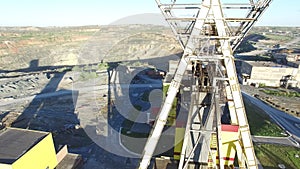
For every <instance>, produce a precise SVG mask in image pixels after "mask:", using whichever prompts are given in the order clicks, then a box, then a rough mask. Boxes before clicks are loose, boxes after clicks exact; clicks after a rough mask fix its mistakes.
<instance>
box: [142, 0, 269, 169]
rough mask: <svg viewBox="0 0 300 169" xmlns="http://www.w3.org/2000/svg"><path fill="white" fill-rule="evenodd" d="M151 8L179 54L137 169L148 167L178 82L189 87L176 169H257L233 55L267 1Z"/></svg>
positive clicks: (186, 0) (196, 0) (210, 0)
mask: <svg viewBox="0 0 300 169" xmlns="http://www.w3.org/2000/svg"><path fill="white" fill-rule="evenodd" d="M191 1H193V2H191ZM156 2H157V4H158V7H159V8H160V9H161V12H162V14H163V15H164V17H165V19H166V20H167V21H168V23H169V25H170V27H171V28H172V31H173V33H174V34H175V36H176V38H177V39H178V41H179V43H180V45H181V47H182V48H183V50H184V53H183V55H182V57H181V60H180V62H179V64H178V67H177V70H176V73H175V75H174V77H173V80H172V82H171V84H170V87H169V89H168V93H167V97H166V99H165V101H164V104H163V106H162V108H161V109H160V112H159V114H158V116H157V119H156V122H155V124H154V128H153V131H152V133H151V135H150V137H149V138H148V141H147V143H146V146H145V148H144V152H143V156H142V160H141V162H140V166H139V168H140V169H146V168H147V167H148V165H149V163H150V161H151V158H152V156H153V153H154V150H155V147H156V145H157V143H158V140H159V138H160V136H161V133H162V131H163V128H164V126H165V124H166V121H167V118H168V114H169V112H170V109H171V106H172V104H173V101H174V99H175V97H176V95H177V93H178V92H179V90H182V89H180V88H181V83H182V81H183V80H185V81H186V80H188V81H189V84H190V86H189V91H186V92H188V94H190V100H189V101H187V105H188V107H189V111H188V114H187V117H188V118H187V122H186V126H185V129H184V132H183V133H179V134H181V135H182V138H183V141H182V144H181V146H180V149H181V150H180V156H179V157H180V158H179V166H178V168H187V166H188V164H189V163H191V162H193V163H198V164H200V165H202V164H204V165H206V166H207V167H208V168H224V167H225V166H230V165H232V164H233V160H234V159H235V158H237V160H238V163H239V166H240V168H251V169H254V168H257V167H258V166H257V161H256V156H255V153H254V148H253V144H252V139H251V134H250V130H249V125H248V121H247V117H246V112H245V108H244V104H243V100H242V95H241V91H240V87H239V83H238V79H237V74H236V70H235V64H234V57H233V51H234V50H235V49H236V48H237V47H238V46H239V44H240V43H241V41H242V40H243V39H244V37H245V36H246V34H247V33H248V32H249V31H250V29H251V28H252V27H253V25H254V23H255V22H256V21H257V20H258V18H259V17H260V16H261V15H262V13H263V12H264V11H265V10H266V8H267V7H268V6H269V4H270V3H271V0H244V1H243V0H240V1H239V2H234V3H227V4H226V3H222V2H221V0H182V2H180V0H171V2H170V1H168V2H167V0H165V2H163V0H156ZM236 11H238V12H236ZM189 67H191V68H189ZM188 72H189V73H188ZM183 92H185V91H183ZM227 107H228V108H227ZM226 109H228V110H229V115H230V118H229V119H230V122H229V124H222V122H221V117H222V116H223V115H224V114H225V110H226ZM176 134H177V133H176Z"/></svg>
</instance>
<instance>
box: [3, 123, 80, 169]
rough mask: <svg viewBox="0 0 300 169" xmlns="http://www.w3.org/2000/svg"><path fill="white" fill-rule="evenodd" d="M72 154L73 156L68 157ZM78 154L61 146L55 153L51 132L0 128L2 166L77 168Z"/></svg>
mask: <svg viewBox="0 0 300 169" xmlns="http://www.w3.org/2000/svg"><path fill="white" fill-rule="evenodd" d="M73 156H75V157H76V158H70V157H73ZM81 161H82V159H81V157H79V156H78V155H75V154H70V153H68V150H67V147H66V146H64V147H63V148H62V149H60V150H59V151H58V152H57V153H56V149H55V146H54V142H53V139H52V134H51V133H50V132H42V131H34V130H27V129H19V128H5V129H2V130H0V168H1V169H53V168H56V169H62V167H60V166H64V168H63V169H69V168H70V169H71V168H72V169H76V168H77V167H78V166H80V165H81Z"/></svg>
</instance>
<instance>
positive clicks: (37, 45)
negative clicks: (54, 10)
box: [0, 25, 181, 169]
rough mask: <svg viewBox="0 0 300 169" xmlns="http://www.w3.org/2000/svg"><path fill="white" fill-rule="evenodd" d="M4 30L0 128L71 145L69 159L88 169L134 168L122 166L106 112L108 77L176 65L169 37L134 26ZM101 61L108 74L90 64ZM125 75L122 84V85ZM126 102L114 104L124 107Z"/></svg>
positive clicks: (113, 123) (129, 162)
mask: <svg viewBox="0 0 300 169" xmlns="http://www.w3.org/2000/svg"><path fill="white" fill-rule="evenodd" d="M1 30H2V31H3V33H2V34H1V36H0V39H1V45H0V127H1V128H2V127H18V128H26V129H33V130H42V131H49V132H52V133H53V136H54V142H55V144H56V146H59V145H68V147H69V151H71V152H74V153H78V154H81V155H82V156H83V157H84V159H85V165H84V168H87V169H91V168H95V169H99V168H100V169H101V168H103V169H110V168H111V169H113V168H120V167H121V168H135V167H136V165H137V161H138V160H137V159H135V158H133V157H132V156H130V158H127V157H126V155H128V154H129V155H130V153H128V152H127V151H125V150H123V149H122V147H120V144H119V140H118V136H119V134H118V132H119V131H118V130H117V129H119V128H120V126H121V124H122V120H124V117H123V116H122V115H120V114H118V111H117V110H115V109H114V110H112V107H111V105H110V104H109V99H110V98H112V97H114V96H113V94H112V93H111V92H109V90H108V89H109V83H108V82H109V78H111V77H110V76H111V75H110V74H109V73H108V72H107V69H110V68H111V67H112V66H115V64H112V65H111V64H110V63H111V61H117V62H118V63H117V64H119V63H122V65H123V66H125V67H126V66H140V67H144V66H147V65H148V66H149V65H152V67H153V65H157V67H158V68H160V69H163V70H165V71H166V69H167V68H168V64H167V61H168V60H170V59H177V58H178V56H177V55H174V54H177V53H179V52H180V51H181V50H180V48H179V46H178V45H177V43H176V41H175V39H174V38H173V37H172V36H171V34H170V31H169V29H167V28H164V27H155V26H154V27H151V26H146V27H145V26H138V25H137V26H118V27H116V26H104V27H78V28H72V29H71V28H53V29H51V28H19V29H15V28H1ZM162 35H163V36H162ZM169 42H172V43H171V45H169ZM158 58H159V59H158ZM101 61H104V62H105V63H107V62H108V63H109V64H108V67H104V68H101V70H100V68H99V66H98V65H97V64H91V63H100V62H101ZM124 75H126V72H122V73H121V74H120V77H122V79H126V78H125V76H124ZM130 78H132V77H131V75H130V73H129V77H128V79H129V80H130ZM118 83H120V82H118ZM127 83H128V82H127ZM129 83H130V81H129ZM118 96H120V95H118ZM126 99H127V98H126V97H125V98H121V97H120V98H118V100H119V102H122V103H125V101H126ZM122 100H123V101H122ZM127 101H128V99H127ZM125 105H126V104H125ZM113 112H114V113H113ZM114 129H115V130H114ZM99 144H101V145H99ZM124 156H125V157H124Z"/></svg>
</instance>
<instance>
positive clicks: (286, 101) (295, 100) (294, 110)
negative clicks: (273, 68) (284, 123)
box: [241, 86, 300, 117]
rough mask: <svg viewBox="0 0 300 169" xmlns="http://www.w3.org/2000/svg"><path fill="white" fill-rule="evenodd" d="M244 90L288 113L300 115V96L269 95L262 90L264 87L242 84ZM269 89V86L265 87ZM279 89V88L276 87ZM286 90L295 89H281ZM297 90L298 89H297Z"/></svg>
mask: <svg viewBox="0 0 300 169" xmlns="http://www.w3.org/2000/svg"><path fill="white" fill-rule="evenodd" d="M241 89H242V91H244V92H246V93H248V94H251V95H252V96H254V95H255V96H256V97H257V98H259V99H261V100H263V101H265V102H266V103H268V104H269V105H271V106H273V107H275V108H277V109H279V110H282V111H284V112H286V113H288V114H291V115H293V116H296V117H300V104H299V103H300V98H299V97H292V98H290V97H284V96H274V95H268V94H266V93H264V92H262V90H264V88H255V87H253V86H241ZM265 89H268V88H265ZM276 90H278V89H276ZM281 90H284V91H294V90H288V89H281ZM296 91H297V90H296Z"/></svg>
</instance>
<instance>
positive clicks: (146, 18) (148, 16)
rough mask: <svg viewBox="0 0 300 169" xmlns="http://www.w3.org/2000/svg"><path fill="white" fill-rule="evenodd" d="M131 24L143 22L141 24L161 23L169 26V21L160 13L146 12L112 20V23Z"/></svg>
mask: <svg viewBox="0 0 300 169" xmlns="http://www.w3.org/2000/svg"><path fill="white" fill-rule="evenodd" d="M131 24H141V25H149V24H150V25H160V26H168V23H167V22H166V20H165V19H164V17H163V16H162V14H158V13H145V14H137V15H131V16H127V17H124V18H121V19H119V20H117V21H114V22H112V23H111V24H110V25H131Z"/></svg>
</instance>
